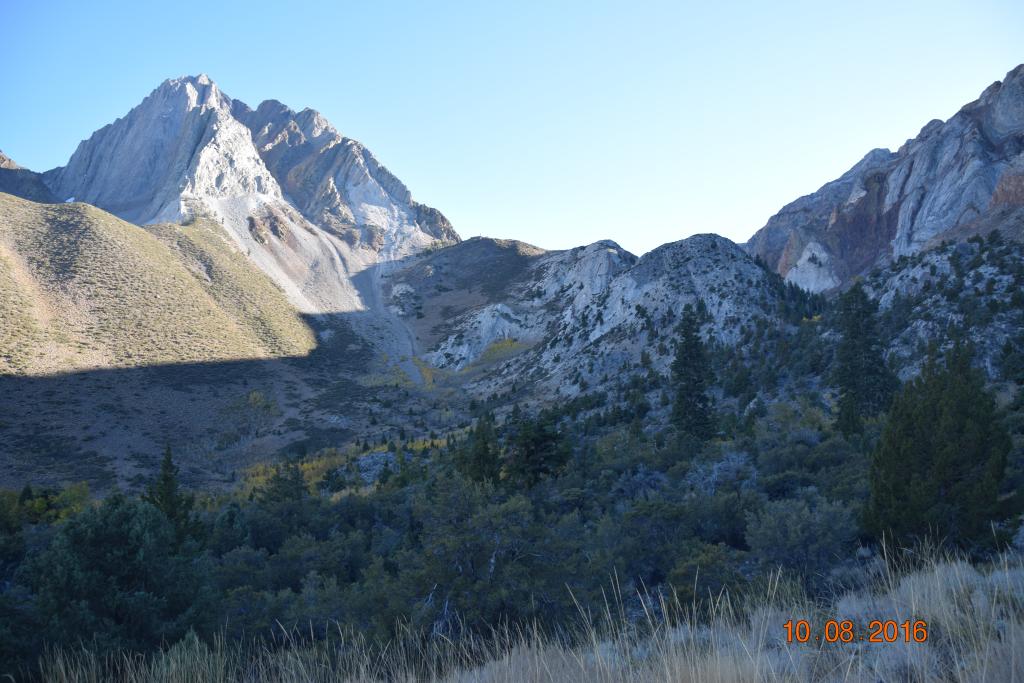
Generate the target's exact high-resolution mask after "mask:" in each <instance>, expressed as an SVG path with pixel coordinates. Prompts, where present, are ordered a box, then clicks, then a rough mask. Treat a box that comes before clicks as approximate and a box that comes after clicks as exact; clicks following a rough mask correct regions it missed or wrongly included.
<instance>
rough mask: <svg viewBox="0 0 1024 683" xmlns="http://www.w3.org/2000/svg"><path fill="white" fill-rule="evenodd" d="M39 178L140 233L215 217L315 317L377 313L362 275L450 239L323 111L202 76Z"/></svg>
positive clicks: (175, 83) (158, 96) (371, 287)
mask: <svg viewBox="0 0 1024 683" xmlns="http://www.w3.org/2000/svg"><path fill="white" fill-rule="evenodd" d="M44 180H45V182H46V184H47V186H48V187H49V188H50V189H51V190H52V191H53V193H54V195H55V196H56V197H57V199H59V200H66V199H70V198H74V199H75V200H77V201H84V202H88V203H90V204H94V205H96V206H98V207H100V208H103V209H106V210H108V211H110V212H112V213H114V214H116V215H118V216H120V217H122V218H124V219H126V220H129V221H132V222H134V223H137V224H140V225H144V224H150V223H160V222H186V223H187V222H189V221H191V220H194V219H195V218H197V217H208V218H212V219H213V220H215V221H217V222H218V223H220V224H221V225H223V226H224V228H225V229H226V231H227V232H228V234H229V235H230V236H231V237H232V239H233V240H234V242H235V243H236V245H237V247H238V248H239V249H241V250H242V251H243V252H244V253H246V254H247V255H248V256H249V257H250V258H251V259H252V261H253V262H255V263H256V265H257V266H259V267H260V269H262V270H263V271H264V272H266V273H267V274H268V275H269V276H270V277H271V278H272V279H273V280H274V281H275V282H277V283H278V285H279V286H281V288H282V289H283V290H284V291H285V292H286V293H287V295H288V296H289V298H290V299H291V300H292V302H293V303H294V304H295V305H296V306H297V307H298V308H299V309H300V310H302V311H304V312H310V313H326V312H331V313H334V312H355V311H366V310H369V309H372V308H373V307H374V305H375V302H376V301H377V299H378V298H379V297H378V296H377V292H376V288H375V282H376V278H372V277H371V278H366V279H365V280H366V282H365V283H362V284H357V283H356V280H357V275H359V274H360V273H362V272H364V271H366V270H368V269H370V268H371V267H375V266H378V265H380V264H386V263H387V262H390V261H392V260H394V259H397V258H401V257H403V256H406V255H409V254H412V253H416V252H417V251H419V250H421V249H423V248H424V247H426V246H428V245H431V244H434V243H451V242H456V241H458V235H456V234H455V232H454V230H452V228H451V225H450V224H449V223H448V222H447V220H445V218H444V216H442V215H441V214H440V212H438V211H436V210H434V209H430V208H428V207H424V206H422V205H420V204H417V203H416V202H414V201H413V200H412V197H411V195H410V193H409V191H408V189H406V187H405V186H404V185H403V184H402V183H401V182H400V181H398V179H397V178H395V177H394V176H393V175H392V174H391V173H389V172H388V171H387V169H385V168H384V167H383V166H382V165H381V164H380V163H379V162H378V161H377V160H376V159H375V158H374V157H373V155H372V154H370V152H369V151H368V150H366V149H365V148H364V147H363V146H362V145H360V144H359V143H358V142H355V141H354V140H348V139H347V138H343V137H342V136H340V135H339V134H338V133H337V132H336V131H335V130H334V129H333V128H332V127H331V126H330V124H328V123H327V121H326V120H325V119H324V118H323V117H322V116H320V115H319V114H318V113H317V112H315V111H312V110H309V109H307V110H304V111H302V112H299V113H298V114H296V113H295V112H293V111H291V110H290V109H288V108H286V107H284V105H281V104H280V103H278V102H264V103H263V104H262V105H260V106H259V107H258V108H257V109H256V110H255V111H254V110H252V109H250V108H249V107H248V106H246V105H245V104H244V103H242V102H239V101H237V100H232V99H231V98H229V97H228V96H227V95H225V94H224V93H223V92H222V91H221V90H220V89H219V88H218V87H217V85H216V84H215V83H213V82H212V81H211V80H210V79H209V78H208V77H207V76H205V75H201V76H197V77H187V78H179V79H174V80H169V81H166V82H164V83H163V84H162V85H161V86H160V87H159V88H157V89H156V90H155V91H153V93H151V94H150V95H149V96H148V97H147V98H146V99H145V100H143V101H142V103H141V104H139V105H138V106H137V107H135V108H134V109H132V111H130V112H129V113H128V114H127V115H126V116H125V117H124V118H121V119H118V120H117V121H115V122H114V123H112V124H110V125H108V126H105V127H104V128H102V129H100V130H99V131H97V132H96V133H94V134H93V135H92V137H90V138H89V139H88V140H85V141H83V142H82V143H81V144H80V145H79V147H78V149H77V150H76V151H75V153H74V154H73V155H72V157H71V159H70V160H69V161H68V164H67V165H66V166H64V167H61V168H57V169H53V170H52V171H49V172H47V173H46V174H44Z"/></svg>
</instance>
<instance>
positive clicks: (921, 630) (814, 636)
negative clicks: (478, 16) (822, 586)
mask: <svg viewBox="0 0 1024 683" xmlns="http://www.w3.org/2000/svg"><path fill="white" fill-rule="evenodd" d="M782 628H783V629H785V631H786V642H787V643H810V642H815V643H822V642H824V643H924V642H927V640H928V622H926V621H924V620H922V619H917V620H916V621H912V620H910V619H907V620H905V621H896V620H894V619H889V620H881V619H873V620H871V621H869V622H868V624H867V628H864V627H863V626H861V625H858V624H855V623H854V622H853V621H851V620H849V619H844V620H842V621H838V620H836V619H829V620H828V621H826V622H825V623H824V625H823V627H822V628H817V627H815V626H814V625H812V624H811V623H810V622H809V621H807V620H806V619H796V620H793V619H790V620H789V621H787V622H786V623H785V624H783V625H782Z"/></svg>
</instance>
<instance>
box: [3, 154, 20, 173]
mask: <svg viewBox="0 0 1024 683" xmlns="http://www.w3.org/2000/svg"><path fill="white" fill-rule="evenodd" d="M19 168H21V166H18V164H16V163H14V159H12V158H10V157H9V156H7V155H6V154H4V152H3V150H0V169H10V170H14V169H19Z"/></svg>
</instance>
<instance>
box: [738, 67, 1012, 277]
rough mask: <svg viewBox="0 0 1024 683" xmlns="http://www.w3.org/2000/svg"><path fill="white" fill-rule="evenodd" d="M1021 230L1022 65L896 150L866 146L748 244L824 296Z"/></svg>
mask: <svg viewBox="0 0 1024 683" xmlns="http://www.w3.org/2000/svg"><path fill="white" fill-rule="evenodd" d="M1022 226H1024V65H1021V66H1018V67H1017V68H1015V69H1013V70H1012V71H1010V72H1009V73H1008V74H1007V75H1006V78H1005V79H1004V80H1003V81H1001V82H998V81H997V82H996V83H993V84H992V85H991V86H989V87H988V88H987V89H986V90H985V91H984V92H983V93H982V94H981V96H980V97H979V98H978V99H977V100H975V101H974V102H971V103H970V104H967V105H966V106H964V107H963V108H962V109H961V110H960V111H959V112H957V113H956V114H955V115H954V116H953V117H952V118H950V119H949V120H948V121H945V122H943V121H939V120H935V121H931V122H930V123H928V124H927V125H926V126H925V127H924V128H923V129H922V130H921V132H920V134H918V136H917V137H916V138H914V139H912V140H908V141H907V143H906V144H904V145H903V146H902V147H900V149H899V150H897V151H896V152H890V151H889V150H884V149H876V150H872V151H871V152H869V153H868V154H867V156H865V157H864V159H862V160H861V161H860V162H859V163H858V164H857V165H855V166H854V167H853V168H851V169H850V170H849V171H847V172H846V173H845V174H844V175H843V176H842V177H840V178H838V179H837V180H834V181H832V182H830V183H827V184H826V185H824V186H822V187H821V188H820V189H819V190H818V191H817V192H815V193H813V194H810V195H807V196H805V197H801V198H800V199H797V200H796V201H794V202H792V203H791V204H788V205H786V206H785V207H783V208H782V210H781V211H779V213H777V214H776V215H775V216H773V217H772V218H771V219H769V221H768V223H767V224H766V225H765V226H764V227H763V228H762V229H761V230H759V231H758V232H757V233H756V234H755V235H754V236H753V237H752V238H751V240H750V241H749V242H748V243H747V244H746V245H745V248H746V249H747V250H748V251H749V252H750V253H751V254H754V255H756V256H758V257H760V258H762V259H763V260H764V261H765V262H767V263H768V264H769V265H770V266H771V267H772V268H774V269H775V270H776V271H777V272H778V273H779V274H781V275H783V276H785V278H786V279H787V280H788V281H790V282H793V283H796V284H798V285H800V286H801V287H804V288H806V289H809V290H812V291H825V290H830V289H834V288H837V287H841V286H842V285H844V284H846V283H848V282H850V281H851V279H852V278H854V277H857V276H858V275H863V274H864V273H866V272H868V271H869V270H871V269H872V268H873V267H875V266H881V265H885V264H886V263H887V262H888V261H890V260H891V259H893V258H896V257H899V256H904V255H910V254H915V253H918V252H920V251H922V250H923V249H926V248H928V247H929V246H931V245H934V244H936V243H938V242H940V241H941V240H943V239H947V238H950V239H964V238H966V237H967V236H969V235H971V234H974V233H986V232H988V231H990V230H992V229H994V228H996V227H998V228H1000V229H1002V230H1003V232H1004V233H1007V234H1015V233H1019V232H1020V231H1022V230H1024V227H1022Z"/></svg>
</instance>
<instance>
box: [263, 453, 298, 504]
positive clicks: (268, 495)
mask: <svg viewBox="0 0 1024 683" xmlns="http://www.w3.org/2000/svg"><path fill="white" fill-rule="evenodd" d="M308 493H309V490H308V489H307V487H306V480H305V478H304V477H303V476H302V470H300V469H299V467H298V465H296V464H294V463H290V462H289V463H285V464H283V465H281V466H280V467H278V468H277V470H275V471H274V474H273V476H271V477H270V479H269V480H268V481H267V483H266V485H265V486H264V487H263V489H262V490H261V491H260V492H259V496H258V498H259V501H260V502H261V503H282V502H286V501H296V500H302V499H303V498H305V497H306V495H307V494H308Z"/></svg>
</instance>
